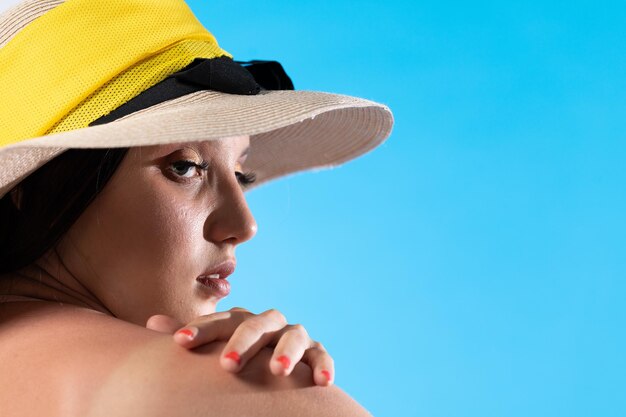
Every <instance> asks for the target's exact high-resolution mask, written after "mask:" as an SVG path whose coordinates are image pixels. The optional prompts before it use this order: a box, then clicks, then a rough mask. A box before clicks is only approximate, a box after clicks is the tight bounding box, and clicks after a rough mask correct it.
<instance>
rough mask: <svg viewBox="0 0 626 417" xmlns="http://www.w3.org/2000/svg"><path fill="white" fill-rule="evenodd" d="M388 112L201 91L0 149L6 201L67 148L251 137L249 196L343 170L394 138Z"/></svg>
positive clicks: (317, 97) (298, 95) (285, 95)
mask: <svg viewBox="0 0 626 417" xmlns="http://www.w3.org/2000/svg"><path fill="white" fill-rule="evenodd" d="M392 125H393V117H392V114H391V112H390V111H389V109H388V108H387V107H386V106H383V105H381V104H378V103H375V102H372V101H368V100H364V99H360V98H355V97H350V96H344V95H338V94H330V93H322V92H313V91H263V92H261V93H259V94H258V95H252V96H244V95H236V94H226V93H220V92H214V91H198V92H195V93H192V94H188V95H186V96H183V97H179V98H177V99H174V100H170V101H166V102H163V103H160V104H157V105H155V106H152V107H149V108H147V109H144V110H140V111H138V112H135V113H132V114H130V115H128V116H125V117H123V118H120V119H118V120H115V121H113V122H111V123H107V124H103V125H97V126H92V127H88V128H84V129H78V130H73V131H69V132H62V133H56V134H52V135H46V136H41V137H38V138H32V139H28V140H25V141H22V142H19V143H17V144H14V145H8V146H5V147H4V148H1V149H0V164H1V166H2V167H3V169H2V170H0V197H1V196H3V195H4V194H6V192H8V191H9V190H10V189H11V188H12V187H13V186H14V185H15V184H17V183H18V182H19V181H20V180H21V179H23V178H24V177H26V176H27V175H28V174H30V173H31V172H33V171H34V170H36V169H37V168H39V167H40V166H42V165H43V164H45V163H46V162H47V161H49V160H50V159H52V158H54V157H55V156H57V155H58V154H60V153H61V152H63V151H65V150H67V149H69V148H114V147H132V146H147V145H156V144H166V143H176V142H195V141H205V140H214V139H222V138H227V137H232V136H242V135H250V152H249V156H248V159H247V160H246V163H245V168H246V170H252V171H254V172H255V173H256V178H257V180H256V181H255V182H254V183H253V184H250V185H249V186H248V190H251V189H253V188H255V187H258V186H259V185H261V184H263V183H265V182H267V181H269V180H271V179H274V178H278V177H281V176H285V175H288V174H291V173H295V172H298V171H303V170H311V169H315V168H317V169H323V168H329V167H333V166H336V165H340V164H342V163H344V162H346V161H349V160H351V159H354V158H356V157H358V156H360V155H362V154H364V153H366V152H368V151H370V150H372V149H373V148H375V147H376V146H378V145H379V144H380V143H381V142H383V141H384V140H385V139H386V138H387V137H388V136H389V134H390V132H391V128H392Z"/></svg>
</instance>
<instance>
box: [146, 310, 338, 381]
mask: <svg viewBox="0 0 626 417" xmlns="http://www.w3.org/2000/svg"><path fill="white" fill-rule="evenodd" d="M146 327H147V328H148V329H152V330H156V331H159V332H162V333H168V334H174V340H175V341H176V342H177V343H179V344H180V345H181V346H184V347H186V348H188V349H193V348H195V347H198V346H200V345H204V344H207V343H210V342H213V341H215V340H228V343H227V344H226V346H225V347H224V350H223V352H222V355H221V357H220V363H221V365H222V367H223V368H224V369H226V370H227V371H231V372H238V371H239V370H241V369H242V368H243V367H244V366H245V364H246V363H247V362H248V360H249V359H250V358H251V357H253V356H254V355H256V354H257V353H258V352H259V350H261V348H262V347H264V346H272V347H275V349H274V354H273V355H272V359H271V360H270V370H271V372H272V373H273V374H274V375H289V374H290V373H291V371H292V370H293V368H294V366H295V365H296V363H297V362H298V361H300V360H302V362H304V363H306V364H307V365H309V366H310V367H311V369H312V370H313V379H314V381H315V383H316V384H317V385H320V386H328V385H331V384H332V382H333V380H334V372H335V370H334V361H333V359H332V358H331V356H330V355H329V354H328V352H326V349H325V348H324V346H322V344H321V343H319V342H316V341H314V340H312V339H311V338H310V337H309V334H308V333H307V331H306V330H305V329H304V327H303V326H302V325H300V324H294V325H291V324H287V320H286V319H285V316H283V314H282V313H280V312H279V311H278V310H275V309H271V310H267V311H265V312H263V313H261V314H258V315H257V314H254V313H251V312H250V311H248V310H246V309H244V308H240V307H233V308H231V309H230V310H228V311H222V312H217V313H213V314H207V315H205V316H200V317H197V318H196V319H195V320H193V321H192V322H191V323H189V324H187V325H184V323H182V322H180V321H178V320H176V319H175V318H173V317H170V316H166V315H163V314H157V315H154V316H152V317H150V318H149V319H148V321H147V323H146ZM177 330H178V331H177Z"/></svg>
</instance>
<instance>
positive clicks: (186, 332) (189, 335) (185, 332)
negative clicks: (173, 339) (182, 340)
mask: <svg viewBox="0 0 626 417" xmlns="http://www.w3.org/2000/svg"><path fill="white" fill-rule="evenodd" d="M176 334H177V335H178V334H180V335H183V336H184V337H186V338H187V339H189V340H191V339H193V338H194V337H195V334H194V333H193V331H192V330H190V329H181V330H179V331H177V332H176Z"/></svg>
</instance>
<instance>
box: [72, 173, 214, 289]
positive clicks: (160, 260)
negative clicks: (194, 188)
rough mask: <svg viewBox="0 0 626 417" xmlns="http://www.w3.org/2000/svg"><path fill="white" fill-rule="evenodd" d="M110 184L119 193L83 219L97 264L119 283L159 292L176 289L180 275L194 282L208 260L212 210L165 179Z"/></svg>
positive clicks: (92, 208) (97, 203)
mask: <svg viewBox="0 0 626 417" xmlns="http://www.w3.org/2000/svg"><path fill="white" fill-rule="evenodd" d="M110 185H113V187H111V188H110V189H111V190H114V192H110V193H107V194H104V193H103V194H102V198H101V199H99V200H98V199H97V200H96V201H94V203H95V204H93V205H92V206H90V207H89V209H88V211H85V213H84V214H85V218H84V219H81V220H84V221H83V225H85V228H86V231H85V232H86V233H84V239H82V244H83V245H86V247H87V252H89V253H90V258H91V261H90V264H91V267H92V268H93V269H95V270H96V271H97V272H98V275H99V276H100V277H103V276H105V277H107V278H108V279H112V280H114V281H116V284H115V285H124V286H125V289H127V288H128V287H131V288H135V289H137V290H138V291H142V292H145V291H147V289H146V287H147V286H149V288H151V289H153V290H154V292H155V294H156V293H160V294H165V293H171V292H175V291H176V283H177V280H176V279H175V277H181V278H180V279H181V280H182V281H181V282H192V281H190V280H189V279H190V276H191V275H192V274H197V273H198V267H199V266H200V267H202V266H203V265H204V264H205V263H206V250H207V248H206V244H207V242H205V241H204V238H203V225H204V220H205V219H206V216H207V213H206V212H205V213H201V212H200V210H198V208H197V207H196V206H197V204H196V205H194V202H193V200H192V199H190V198H189V196H187V195H184V193H183V190H181V189H180V187H178V188H177V186H176V185H175V184H167V183H166V182H165V181H163V180H161V181H155V180H154V179H152V180H151V179H150V178H143V179H142V178H138V179H135V180H132V181H130V182H129V181H127V182H125V183H124V184H120V183H113V184H110ZM116 187H117V188H116ZM203 258H204V259H203ZM120 277H124V278H123V281H122V282H123V284H122V282H120V279H119V278H120ZM183 278H184V279H183ZM108 279H107V280H108ZM109 283H110V281H109ZM146 283H149V285H148V284H146ZM146 295H147V294H146Z"/></svg>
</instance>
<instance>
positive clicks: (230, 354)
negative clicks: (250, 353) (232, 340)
mask: <svg viewBox="0 0 626 417" xmlns="http://www.w3.org/2000/svg"><path fill="white" fill-rule="evenodd" d="M224 357H225V358H228V359H232V360H234V361H235V362H237V365H239V364H240V363H241V358H240V357H239V354H238V353H237V352H228V353H227V354H226V355H224Z"/></svg>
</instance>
